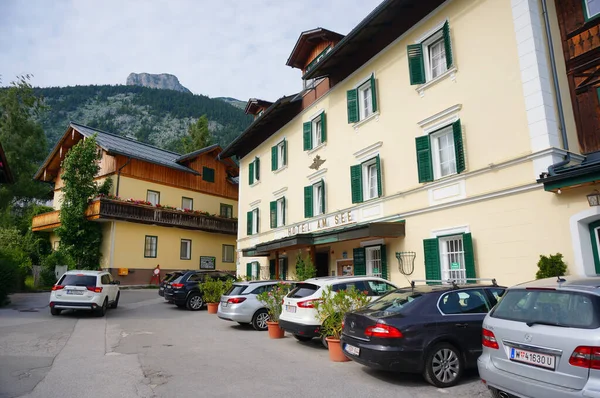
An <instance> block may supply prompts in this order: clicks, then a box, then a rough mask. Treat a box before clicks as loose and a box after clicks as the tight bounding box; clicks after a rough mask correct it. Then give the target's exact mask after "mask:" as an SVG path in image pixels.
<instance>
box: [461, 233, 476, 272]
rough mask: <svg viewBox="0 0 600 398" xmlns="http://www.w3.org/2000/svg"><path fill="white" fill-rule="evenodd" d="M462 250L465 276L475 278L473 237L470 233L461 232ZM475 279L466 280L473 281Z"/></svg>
mask: <svg viewBox="0 0 600 398" xmlns="http://www.w3.org/2000/svg"><path fill="white" fill-rule="evenodd" d="M462 238H463V250H464V251H465V270H466V273H467V278H477V275H476V273H475V254H474V253H473V237H472V236H471V234H463V236H462ZM475 282H476V281H468V283H475Z"/></svg>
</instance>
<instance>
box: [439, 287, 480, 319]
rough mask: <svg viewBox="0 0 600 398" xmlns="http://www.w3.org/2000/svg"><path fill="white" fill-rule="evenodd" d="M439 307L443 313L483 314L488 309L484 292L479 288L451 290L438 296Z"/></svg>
mask: <svg viewBox="0 0 600 398" xmlns="http://www.w3.org/2000/svg"><path fill="white" fill-rule="evenodd" d="M439 308H440V311H442V313H444V314H445V315H458V314H485V313H487V312H488V311H489V310H490V308H491V307H490V304H489V303H488V301H487V298H486V296H485V293H484V292H483V290H480V289H469V290H462V291H451V292H448V293H446V294H444V295H443V296H442V297H440V301H439Z"/></svg>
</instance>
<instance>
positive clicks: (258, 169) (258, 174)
mask: <svg viewBox="0 0 600 398" xmlns="http://www.w3.org/2000/svg"><path fill="white" fill-rule="evenodd" d="M254 168H255V169H256V181H258V180H260V159H259V158H256V159H254Z"/></svg>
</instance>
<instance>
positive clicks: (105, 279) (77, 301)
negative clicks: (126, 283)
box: [50, 270, 121, 316]
mask: <svg viewBox="0 0 600 398" xmlns="http://www.w3.org/2000/svg"><path fill="white" fill-rule="evenodd" d="M119 284H120V282H119V281H115V280H113V279H112V276H111V275H110V273H108V272H106V271H87V270H83V271H78V270H75V271H67V272H65V273H64V275H63V276H62V277H61V278H60V279H59V281H58V282H56V284H55V285H54V286H52V292H51V293H50V313H51V314H52V315H60V313H61V312H62V310H88V311H94V312H96V314H97V315H98V316H104V314H106V309H107V308H108V307H109V306H110V308H117V306H118V305H119V297H120V296H121V293H120V292H119Z"/></svg>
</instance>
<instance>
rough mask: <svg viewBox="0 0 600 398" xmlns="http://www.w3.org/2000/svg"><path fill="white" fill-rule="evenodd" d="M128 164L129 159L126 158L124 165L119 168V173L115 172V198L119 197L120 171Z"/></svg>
mask: <svg viewBox="0 0 600 398" xmlns="http://www.w3.org/2000/svg"><path fill="white" fill-rule="evenodd" d="M129 162H131V158H129V157H128V158H127V161H126V162H125V164H124V165H123V166H121V167H119V171H117V189H116V192H115V196H119V182H121V170H123V168H124V167H125V166H127V165H128V164H129Z"/></svg>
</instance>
